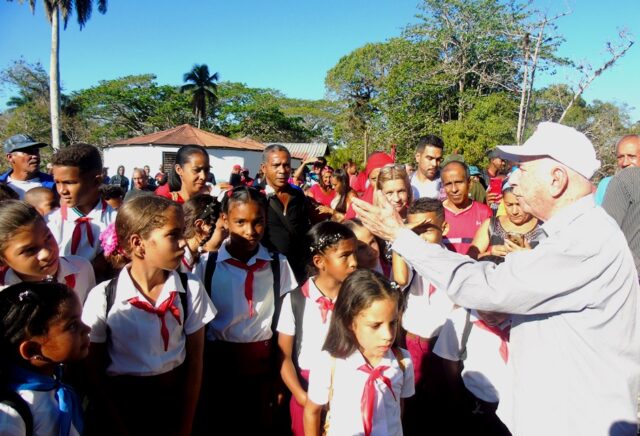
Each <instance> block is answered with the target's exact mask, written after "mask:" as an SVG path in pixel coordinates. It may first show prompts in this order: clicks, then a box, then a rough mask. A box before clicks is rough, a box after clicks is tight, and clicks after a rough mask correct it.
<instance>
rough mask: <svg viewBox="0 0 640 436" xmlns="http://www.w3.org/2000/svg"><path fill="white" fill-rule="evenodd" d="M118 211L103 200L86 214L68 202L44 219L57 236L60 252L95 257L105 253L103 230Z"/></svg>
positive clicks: (89, 259) (86, 257)
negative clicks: (101, 242) (68, 204)
mask: <svg viewBox="0 0 640 436" xmlns="http://www.w3.org/2000/svg"><path fill="white" fill-rule="evenodd" d="M116 214H117V211H116V210H115V209H113V208H112V207H111V206H109V205H108V204H107V202H106V201H104V200H100V201H98V203H97V204H96V205H95V206H94V208H93V209H91V211H89V213H88V214H87V215H82V214H81V213H80V212H79V211H78V210H77V209H76V208H69V207H67V206H65V205H62V206H60V207H59V208H58V209H56V210H54V211H53V212H51V213H49V214H48V215H47V216H46V217H45V220H46V221H47V226H48V227H49V230H51V233H52V234H53V237H54V238H56V242H57V243H58V247H60V254H61V255H65V256H66V255H77V256H81V257H84V258H85V259H87V260H88V261H92V260H93V259H94V258H95V257H96V256H97V255H98V254H100V253H102V246H101V245H100V233H102V231H104V229H106V228H107V226H108V225H109V224H111V223H112V222H114V221H115V219H116Z"/></svg>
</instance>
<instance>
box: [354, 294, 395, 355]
mask: <svg viewBox="0 0 640 436" xmlns="http://www.w3.org/2000/svg"><path fill="white" fill-rule="evenodd" d="M397 324H398V306H397V304H396V302H395V301H393V300H391V299H389V298H384V299H381V300H375V301H374V302H373V303H372V304H371V306H369V307H367V308H366V309H364V310H362V311H361V312H360V313H359V314H358V315H356V317H355V318H354V319H353V325H352V330H353V333H354V335H355V337H356V340H357V341H358V348H359V350H360V352H361V353H362V355H363V356H364V357H365V358H366V359H367V360H368V361H369V363H370V364H371V365H372V366H376V365H377V363H378V362H379V361H380V359H381V358H382V357H383V356H384V355H385V353H386V352H387V351H388V350H389V348H391V346H392V345H393V341H394V340H395V338H396V331H397Z"/></svg>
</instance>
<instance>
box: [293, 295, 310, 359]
mask: <svg viewBox="0 0 640 436" xmlns="http://www.w3.org/2000/svg"><path fill="white" fill-rule="evenodd" d="M289 295H291V311H292V312H293V322H294V324H295V328H296V336H295V339H294V344H293V353H292V357H293V364H294V365H295V367H296V368H299V366H298V356H299V355H300V349H301V348H302V334H303V333H302V320H303V318H304V307H305V305H306V304H307V298H306V296H305V295H304V293H303V292H302V289H301V287H300V286H298V287H297V288H295V289H294V290H293V291H291V292H290V293H289Z"/></svg>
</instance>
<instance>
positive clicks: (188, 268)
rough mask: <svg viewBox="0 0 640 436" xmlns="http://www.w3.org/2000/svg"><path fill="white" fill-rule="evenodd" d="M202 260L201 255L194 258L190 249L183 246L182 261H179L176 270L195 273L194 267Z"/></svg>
mask: <svg viewBox="0 0 640 436" xmlns="http://www.w3.org/2000/svg"><path fill="white" fill-rule="evenodd" d="M201 260H202V256H199V257H198V259H197V260H196V259H194V256H193V254H191V250H189V248H187V247H185V249H184V256H182V261H181V262H180V267H179V268H178V271H180V272H183V273H194V274H196V267H197V266H198V263H199V262H200V261H201Z"/></svg>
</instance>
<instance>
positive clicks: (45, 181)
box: [0, 170, 56, 192]
mask: <svg viewBox="0 0 640 436" xmlns="http://www.w3.org/2000/svg"><path fill="white" fill-rule="evenodd" d="M12 172H13V170H9V171H7V172H6V173H4V174H0V183H7V180H8V179H9V176H10V175H11V173H12ZM37 174H38V178H39V179H40V183H42V186H43V187H45V188H47V189H51V190H52V191H53V192H56V184H55V182H54V181H53V177H51V176H50V175H49V174H47V173H41V172H40V171H38V173H37Z"/></svg>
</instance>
